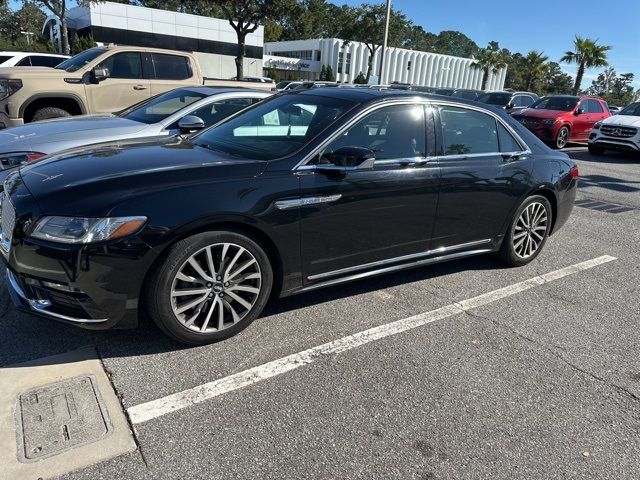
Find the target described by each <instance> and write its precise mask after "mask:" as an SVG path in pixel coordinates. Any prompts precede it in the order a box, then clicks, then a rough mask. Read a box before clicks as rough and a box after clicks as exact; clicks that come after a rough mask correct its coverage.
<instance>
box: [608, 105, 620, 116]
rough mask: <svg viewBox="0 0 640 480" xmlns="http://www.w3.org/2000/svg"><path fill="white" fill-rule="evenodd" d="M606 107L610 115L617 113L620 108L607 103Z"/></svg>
mask: <svg viewBox="0 0 640 480" xmlns="http://www.w3.org/2000/svg"><path fill="white" fill-rule="evenodd" d="M608 107H609V111H610V112H611V115H617V114H618V113H620V110H622V107H616V106H615V105H608Z"/></svg>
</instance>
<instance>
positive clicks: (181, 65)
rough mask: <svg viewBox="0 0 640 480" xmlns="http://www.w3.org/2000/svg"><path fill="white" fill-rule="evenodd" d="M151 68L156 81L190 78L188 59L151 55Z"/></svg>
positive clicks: (176, 56) (177, 56) (157, 54)
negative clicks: (153, 70)
mask: <svg viewBox="0 0 640 480" xmlns="http://www.w3.org/2000/svg"><path fill="white" fill-rule="evenodd" d="M151 57H152V58H153V66H154V67H155V71H156V79H158V80H186V79H187V78H191V68H190V66H189V59H188V58H187V57H182V56H179V55H165V54H161V53H153V54H152V55H151Z"/></svg>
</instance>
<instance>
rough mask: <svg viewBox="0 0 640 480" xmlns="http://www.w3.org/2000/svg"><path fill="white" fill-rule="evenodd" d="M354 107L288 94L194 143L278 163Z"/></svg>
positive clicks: (257, 106)
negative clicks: (281, 158) (277, 159)
mask: <svg viewBox="0 0 640 480" xmlns="http://www.w3.org/2000/svg"><path fill="white" fill-rule="evenodd" d="M353 106H354V103H353V102H349V101H346V100H343V99H335V98H327V97H319V96H313V95H299V94H286V95H281V96H277V97H273V98H272V99H270V100H266V101H264V102H260V103H258V104H257V105H256V106H255V107H253V108H249V109H248V110H246V111H245V112H244V113H242V114H240V115H238V116H235V117H233V118H231V119H229V120H228V121H226V122H223V123H220V124H218V125H216V126H214V127H211V128H209V129H207V130H204V131H203V132H202V133H200V134H198V135H196V136H195V137H194V138H193V143H195V144H196V145H200V146H203V147H206V148H209V149H211V150H218V151H221V152H223V153H226V154H229V155H234V156H242V157H245V158H251V159H256V160H274V159H276V158H280V157H285V156H287V155H290V154H292V153H294V152H295V151H297V150H299V149H300V148H301V147H303V146H304V145H305V144H307V143H309V142H310V141H311V140H313V139H314V138H315V137H316V136H317V135H318V134H319V133H320V132H322V131H323V130H324V129H326V128H327V127H329V125H331V124H332V123H333V122H334V121H335V120H337V119H338V118H340V117H341V116H342V115H344V113H345V112H347V111H348V110H350V109H351V108H352V107H353Z"/></svg>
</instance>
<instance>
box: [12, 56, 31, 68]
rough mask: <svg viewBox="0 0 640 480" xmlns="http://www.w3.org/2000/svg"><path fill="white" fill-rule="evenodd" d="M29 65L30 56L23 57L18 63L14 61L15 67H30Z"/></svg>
mask: <svg viewBox="0 0 640 480" xmlns="http://www.w3.org/2000/svg"><path fill="white" fill-rule="evenodd" d="M30 66H31V57H24V58H23V59H22V60H20V61H19V62H18V63H16V67H30Z"/></svg>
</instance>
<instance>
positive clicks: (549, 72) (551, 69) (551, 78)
mask: <svg viewBox="0 0 640 480" xmlns="http://www.w3.org/2000/svg"><path fill="white" fill-rule="evenodd" d="M572 89H573V78H571V75H567V74H566V73H564V72H563V71H562V69H561V68H560V65H559V64H558V63H556V62H548V63H547V65H546V68H545V73H544V77H543V80H542V91H541V92H540V93H544V94H545V95H548V94H558V93H562V94H568V93H571V90H572Z"/></svg>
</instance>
